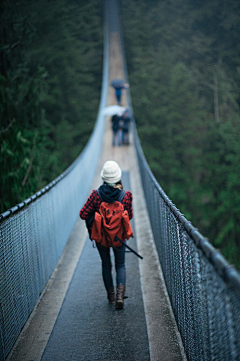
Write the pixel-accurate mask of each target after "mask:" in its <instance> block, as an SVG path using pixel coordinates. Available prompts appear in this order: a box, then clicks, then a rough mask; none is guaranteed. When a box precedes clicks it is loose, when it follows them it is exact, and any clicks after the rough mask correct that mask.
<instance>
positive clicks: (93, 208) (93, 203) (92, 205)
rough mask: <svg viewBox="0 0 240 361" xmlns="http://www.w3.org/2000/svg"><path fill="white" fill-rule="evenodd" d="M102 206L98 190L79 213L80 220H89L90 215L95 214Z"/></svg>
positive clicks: (93, 192)
mask: <svg viewBox="0 0 240 361" xmlns="http://www.w3.org/2000/svg"><path fill="white" fill-rule="evenodd" d="M100 204H101V199H100V197H99V195H98V192H97V191H96V190H93V191H92V193H91V194H90V196H89V197H88V199H87V202H86V203H85V204H84V206H83V207H82V209H81V210H80V212H79V215H80V218H82V219H88V217H89V215H90V214H91V213H93V212H97V211H98V210H99V207H100Z"/></svg>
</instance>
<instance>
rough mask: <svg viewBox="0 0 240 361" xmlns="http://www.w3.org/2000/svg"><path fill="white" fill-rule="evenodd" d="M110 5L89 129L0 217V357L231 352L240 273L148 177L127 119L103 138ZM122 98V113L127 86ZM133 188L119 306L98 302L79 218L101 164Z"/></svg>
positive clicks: (119, 48) (207, 356) (171, 356)
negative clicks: (79, 147)
mask: <svg viewBox="0 0 240 361" xmlns="http://www.w3.org/2000/svg"><path fill="white" fill-rule="evenodd" d="M119 19H120V18H119V9H118V4H117V1H115V0H106V1H105V3H104V65H103V82H102V95H101V101H100V106H99V113H98V117H97V121H96V125H95V128H94V131H93V134H92V136H91V138H90V140H89V142H88V144H87V145H86V147H85V149H84V150H83V152H82V153H81V154H80V156H79V157H78V158H77V159H76V160H75V162H74V163H73V164H72V165H71V166H70V167H69V168H68V169H67V170H66V171H65V172H64V173H63V174H61V175H60V176H59V177H58V178H57V179H55V180H54V181H53V182H52V183H50V184H49V185H48V186H46V187H45V188H43V189H42V190H40V191H39V192H38V193H36V194H34V195H33V196H32V197H29V198H28V199H26V200H25V201H24V202H22V203H20V204H18V205H16V206H15V207H13V208H11V209H10V210H8V211H6V212H5V213H3V214H1V216H0V360H2V361H4V360H11V361H13V360H15V361H16V360H19V361H20V360H21V361H23V360H28V361H30V360H34V361H37V360H45V361H50V360H57V361H59V360H64V361H66V360H71V361H73V360H84V361H86V360H89V361H91V360H127V361H133V360H137V361H142V360H161V361H168V360H171V361H173V360H199V361H202V360H206V361H209V360H214V361H216V360H219V361H223V360H226V361H231V360H232V361H237V360H240V275H239V273H238V272H237V270H236V269H235V268H234V267H233V266H231V265H230V264H229V263H228V262H227V261H226V260H225V259H224V257H223V256H222V255H221V253H220V252H219V251H217V250H216V249H214V247H213V246H212V245H211V244H210V243H209V242H208V241H207V239H205V238H204V237H203V236H202V235H201V234H200V233H199V232H198V230H197V229H196V228H194V227H193V225H192V224H191V223H190V222H189V221H188V220H187V219H186V218H185V217H184V215H182V214H181V213H180V211H179V210H178V209H177V208H176V206H175V205H174V204H173V203H172V202H171V200H170V199H169V198H168V197H167V195H166V194H165V193H164V191H163V190H162V189H161V187H160V185H159V184H158V183H157V181H156V180H155V178H154V176H153V174H152V173H151V170H150V169H149V166H148V164H147V162H146V159H145V157H144V154H143V152H142V149H141V145H140V141H139V138H138V134H137V129H136V125H135V122H134V120H133V122H132V124H131V132H130V144H129V145H128V146H125V145H123V146H121V147H113V146H112V133H111V132H112V130H111V122H110V117H108V116H104V115H103V112H102V110H103V109H104V107H106V106H107V105H112V104H115V96H114V90H113V88H111V86H110V84H111V80H112V79H114V78H121V79H124V80H125V81H126V82H128V78H127V68H126V61H125V57H124V54H125V52H124V43H123V39H122V32H121V23H120V20H119ZM122 103H123V105H124V106H125V107H127V108H129V109H131V110H132V113H133V111H134V109H132V105H131V97H130V90H129V89H126V90H125V91H124V93H123V97H122ZM110 159H111V160H115V161H117V162H118V163H119V165H120V166H121V168H122V170H123V177H122V181H123V185H124V187H125V189H129V190H131V192H132V193H133V204H134V208H133V209H134V218H133V220H132V221H131V222H132V227H133V230H134V236H135V237H134V238H133V239H132V240H131V241H130V242H129V245H131V246H132V247H133V248H134V249H136V250H137V251H138V252H139V253H140V254H141V255H142V256H143V260H139V259H137V257H135V256H134V255H133V254H132V253H128V254H126V268H127V286H126V295H127V296H128V299H127V300H126V302H125V307H124V310H121V311H116V310H115V308H114V307H112V306H111V305H109V304H108V302H107V298H106V292H105V289H104V287H103V282H102V278H101V264H100V259H99V256H98V252H97V250H96V249H94V248H93V247H92V243H91V242H90V240H89V238H88V235H87V231H86V227H85V224H84V222H83V221H81V220H80V219H79V217H78V214H79V210H80V209H81V207H82V206H83V204H84V203H85V201H86V199H87V197H88V195H89V192H90V191H91V190H92V189H97V188H98V187H99V185H100V184H101V178H100V171H101V168H102V165H103V164H104V162H105V161H107V160H110Z"/></svg>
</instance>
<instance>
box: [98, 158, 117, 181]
mask: <svg viewBox="0 0 240 361" xmlns="http://www.w3.org/2000/svg"><path fill="white" fill-rule="evenodd" d="M101 177H102V179H103V181H104V182H106V183H117V182H118V181H120V179H121V177H122V171H121V168H120V167H119V165H118V164H117V163H116V162H115V161H114V160H108V161H107V162H106V163H105V164H104V165H103V169H102V171H101Z"/></svg>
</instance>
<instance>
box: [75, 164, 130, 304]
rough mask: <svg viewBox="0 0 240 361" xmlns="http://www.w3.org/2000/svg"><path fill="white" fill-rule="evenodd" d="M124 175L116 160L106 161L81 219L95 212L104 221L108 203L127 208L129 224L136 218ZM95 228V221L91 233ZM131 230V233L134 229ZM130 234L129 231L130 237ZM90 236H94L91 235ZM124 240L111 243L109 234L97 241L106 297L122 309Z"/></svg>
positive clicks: (125, 210) (89, 217)
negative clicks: (114, 278) (98, 185)
mask: <svg viewBox="0 0 240 361" xmlns="http://www.w3.org/2000/svg"><path fill="white" fill-rule="evenodd" d="M121 176H122V171H121V168H120V167H119V165H118V164H117V163H116V162H115V161H112V160H110V161H107V162H106V163H105V164H104V166H103V168H102V171H101V177H102V180H103V184H102V185H101V186H100V187H99V188H98V189H97V190H93V191H92V193H91V194H90V196H89V197H88V199H87V201H86V203H85V204H84V206H83V208H82V209H81V211H80V217H81V219H84V220H86V221H87V220H90V219H92V218H93V215H94V217H95V218H94V219H95V220H96V219H97V217H99V218H100V219H101V221H102V217H103V215H102V213H101V207H103V206H104V205H106V204H107V206H109V208H111V205H112V206H118V205H119V206H121V205H122V206H123V207H122V206H121V207H122V209H124V215H125V216H124V217H125V218H126V217H127V221H128V223H129V225H130V222H129V220H130V219H131V218H132V217H133V209H132V193H131V192H130V191H125V190H124V188H123V184H122V181H121ZM118 202H119V203H118ZM100 213H101V214H100ZM113 214H114V212H113ZM125 220H126V219H125ZM93 228H94V223H93V226H92V229H91V226H90V233H92V234H93V233H94V232H93ZM130 229H131V226H130ZM103 233H104V232H103ZM130 233H131V236H132V230H131V232H130ZM130 233H128V238H129V235H130ZM124 234H125V233H124ZM120 237H121V236H120ZM90 238H91V239H92V237H90ZM113 238H114V241H115V236H113ZM126 238H127V237H126ZM128 238H127V239H128ZM93 239H94V238H93ZM95 240H96V239H95ZM124 241H125V239H123V240H122V241H121V243H120V242H119V243H118V242H116V241H115V242H116V243H113V242H111V240H110V237H103V238H102V240H101V241H100V242H97V241H96V245H97V249H98V252H99V255H100V258H101V261H102V277H103V282H104V285H105V288H106V291H107V297H108V300H109V303H115V308H116V309H123V307H124V295H125V287H126V267H125V246H124V244H122V243H123V242H124ZM114 244H115V245H114ZM111 248H112V249H113V253H114V258H115V269H116V294H115V291H114V284H113V278H112V263H111V256H110V249H111Z"/></svg>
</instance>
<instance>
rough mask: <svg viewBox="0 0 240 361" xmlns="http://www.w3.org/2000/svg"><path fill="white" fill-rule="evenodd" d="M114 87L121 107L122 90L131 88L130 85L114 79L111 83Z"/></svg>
mask: <svg viewBox="0 0 240 361" xmlns="http://www.w3.org/2000/svg"><path fill="white" fill-rule="evenodd" d="M111 85H112V87H113V88H114V89H115V97H116V101H117V104H118V105H121V97H122V90H123V89H127V88H129V84H128V83H124V82H123V81H122V80H121V79H114V80H113V81H112V82H111Z"/></svg>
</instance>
